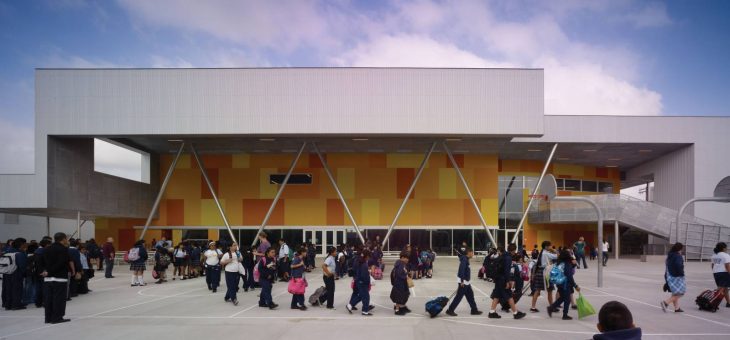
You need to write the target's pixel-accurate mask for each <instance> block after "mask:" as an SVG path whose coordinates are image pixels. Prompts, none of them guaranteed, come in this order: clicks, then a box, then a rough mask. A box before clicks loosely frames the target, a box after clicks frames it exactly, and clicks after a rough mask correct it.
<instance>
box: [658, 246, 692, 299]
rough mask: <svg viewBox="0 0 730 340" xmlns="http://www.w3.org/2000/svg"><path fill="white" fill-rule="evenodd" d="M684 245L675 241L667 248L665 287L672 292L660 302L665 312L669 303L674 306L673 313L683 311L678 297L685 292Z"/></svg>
mask: <svg viewBox="0 0 730 340" xmlns="http://www.w3.org/2000/svg"><path fill="white" fill-rule="evenodd" d="M683 248H684V245H683V244H681V243H679V242H677V243H675V244H674V245H673V246H672V248H671V249H670V250H669V254H667V260H666V270H667V271H666V274H664V278H665V280H666V285H667V288H669V291H670V292H671V293H672V296H671V297H669V299H666V300H664V301H662V302H661V303H660V306H661V307H662V311H664V312H665V313H666V312H667V308H668V307H669V304H672V305H673V306H674V312H675V313H682V312H684V311H683V310H682V308H679V299H680V298H681V297H682V296H683V295H684V293H686V291H687V284H686V283H685V281H684V258H683V257H682V249H683Z"/></svg>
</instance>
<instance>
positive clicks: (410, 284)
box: [406, 277, 415, 288]
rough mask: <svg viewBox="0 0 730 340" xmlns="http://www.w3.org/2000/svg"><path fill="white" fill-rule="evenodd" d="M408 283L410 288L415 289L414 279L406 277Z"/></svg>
mask: <svg viewBox="0 0 730 340" xmlns="http://www.w3.org/2000/svg"><path fill="white" fill-rule="evenodd" d="M406 283H407V284H408V288H413V287H414V286H415V285H414V284H413V279H411V278H410V277H406Z"/></svg>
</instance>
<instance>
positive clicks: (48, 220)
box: [46, 216, 719, 240]
mask: <svg viewBox="0 0 730 340" xmlns="http://www.w3.org/2000/svg"><path fill="white" fill-rule="evenodd" d="M46 236H48V237H53V236H51V217H50V216H46ZM718 240H719V239H718Z"/></svg>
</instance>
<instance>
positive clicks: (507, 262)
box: [472, 243, 526, 320]
mask: <svg viewBox="0 0 730 340" xmlns="http://www.w3.org/2000/svg"><path fill="white" fill-rule="evenodd" d="M515 250H517V246H516V245H515V244H514V243H512V244H510V245H509V246H508V247H507V252H505V251H504V249H503V248H501V247H500V248H498V249H497V252H499V254H500V255H499V257H497V258H496V259H494V260H493V261H502V265H501V266H499V268H501V269H502V270H501V272H498V273H495V279H494V290H492V294H491V295H490V296H489V297H490V298H491V299H492V308H491V309H490V310H489V315H488V317H489V318H490V319H500V318H502V317H501V316H500V315H499V314H498V313H497V305H498V304H499V302H500V300H503V299H504V300H507V303H508V304H509V306H510V309H511V310H512V316H513V317H514V318H515V319H516V320H519V319H522V318H524V317H525V315H526V314H525V313H523V312H520V311H519V310H517V307H516V306H515V301H514V299H513V298H512V294H511V293H510V290H511V287H510V284H509V282H508V280H509V276H510V272H512V256H511V255H510V254H511V253H513V252H514V251H515ZM472 294H473V293H472ZM472 299H473V298H472ZM472 314H474V313H472Z"/></svg>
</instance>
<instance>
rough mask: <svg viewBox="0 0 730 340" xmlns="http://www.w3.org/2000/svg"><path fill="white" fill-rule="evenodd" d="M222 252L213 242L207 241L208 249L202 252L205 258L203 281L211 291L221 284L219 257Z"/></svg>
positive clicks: (214, 290) (216, 289)
mask: <svg viewBox="0 0 730 340" xmlns="http://www.w3.org/2000/svg"><path fill="white" fill-rule="evenodd" d="M222 255H223V253H222V252H221V251H220V250H218V247H216V244H215V242H210V243H208V250H206V251H205V253H203V257H204V258H205V283H206V284H208V290H210V291H212V292H213V293H215V292H217V291H218V286H219V285H220V284H221V266H220V259H221V256H222Z"/></svg>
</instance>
